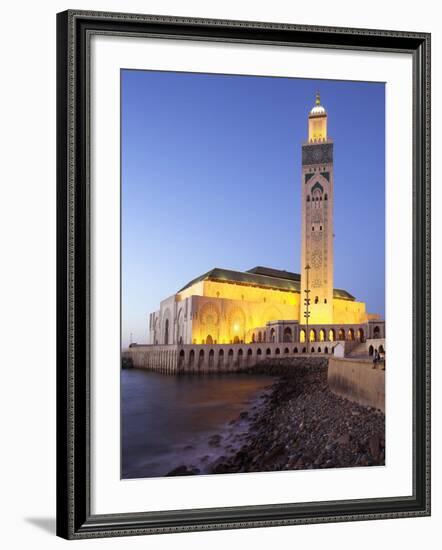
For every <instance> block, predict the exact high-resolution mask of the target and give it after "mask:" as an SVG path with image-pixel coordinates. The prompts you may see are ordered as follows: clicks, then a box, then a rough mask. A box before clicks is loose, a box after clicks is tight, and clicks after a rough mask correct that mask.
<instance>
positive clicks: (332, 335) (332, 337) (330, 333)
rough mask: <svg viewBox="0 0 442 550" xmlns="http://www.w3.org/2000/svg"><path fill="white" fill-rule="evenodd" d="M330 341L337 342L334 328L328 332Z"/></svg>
mask: <svg viewBox="0 0 442 550" xmlns="http://www.w3.org/2000/svg"><path fill="white" fill-rule="evenodd" d="M328 339H329V341H330V342H334V341H335V331H334V330H333V329H332V328H331V329H330V330H329V331H328Z"/></svg>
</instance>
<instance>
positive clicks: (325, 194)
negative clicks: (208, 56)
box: [149, 94, 385, 345]
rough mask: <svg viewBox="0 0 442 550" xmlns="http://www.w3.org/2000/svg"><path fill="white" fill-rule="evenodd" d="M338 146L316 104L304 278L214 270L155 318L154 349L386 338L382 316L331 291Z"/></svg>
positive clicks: (305, 185)
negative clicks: (188, 345)
mask: <svg viewBox="0 0 442 550" xmlns="http://www.w3.org/2000/svg"><path fill="white" fill-rule="evenodd" d="M333 186H334V179H333V141H332V140H331V139H330V138H329V137H328V135H327V113H326V111H325V109H324V107H323V106H322V105H321V104H320V99H319V94H318V95H317V97H316V104H315V106H314V107H313V108H312V109H311V111H310V113H309V117H308V140H307V142H306V143H304V144H303V145H302V181H301V187H302V232H301V245H302V246H301V274H298V273H292V272H289V271H281V270H277V269H272V268H267V267H255V268H253V269H250V270H249V271H246V272H239V271H231V270H227V269H219V268H215V269H212V270H211V271H208V272H207V273H205V274H203V275H201V276H199V277H197V278H196V279H194V280H192V281H190V282H189V283H188V284H186V285H185V286H184V287H183V288H182V289H181V290H179V291H178V292H177V293H176V294H174V295H172V296H170V297H169V298H166V299H165V300H163V301H162V302H161V304H160V309H159V310H158V311H156V312H154V313H151V314H150V316H149V343H150V344H153V345H169V344H174V345H185V344H211V345H213V344H230V343H232V344H234V343H238V344H239V343H252V342H261V341H263V342H264V341H265V342H275V341H276V342H305V341H310V342H313V341H337V340H360V341H364V340H365V339H366V338H383V337H384V336H385V334H384V323H383V321H381V319H380V316H379V315H373V314H369V313H367V312H366V307H365V303H364V302H359V301H357V300H356V299H355V298H354V296H352V295H351V294H350V293H349V292H347V291H346V290H341V289H336V288H334V286H333V265H334V257H333V237H334V235H333V201H334V192H333Z"/></svg>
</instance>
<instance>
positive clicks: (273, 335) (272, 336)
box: [270, 328, 275, 342]
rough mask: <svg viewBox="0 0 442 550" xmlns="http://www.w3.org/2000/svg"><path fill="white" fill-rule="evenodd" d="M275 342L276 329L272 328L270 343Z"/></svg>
mask: <svg viewBox="0 0 442 550" xmlns="http://www.w3.org/2000/svg"><path fill="white" fill-rule="evenodd" d="M274 341H275V329H274V328H272V329H271V330H270V342H274Z"/></svg>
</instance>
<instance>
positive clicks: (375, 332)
mask: <svg viewBox="0 0 442 550" xmlns="http://www.w3.org/2000/svg"><path fill="white" fill-rule="evenodd" d="M380 336H381V329H380V328H379V327H378V326H376V327H374V329H373V338H380Z"/></svg>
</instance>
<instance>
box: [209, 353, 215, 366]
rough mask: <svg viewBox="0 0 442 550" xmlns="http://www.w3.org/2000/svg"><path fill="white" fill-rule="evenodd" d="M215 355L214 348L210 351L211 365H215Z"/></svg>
mask: <svg viewBox="0 0 442 550" xmlns="http://www.w3.org/2000/svg"><path fill="white" fill-rule="evenodd" d="M214 357H215V352H214V351H213V349H211V350H210V351H209V367H213V359H214Z"/></svg>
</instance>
